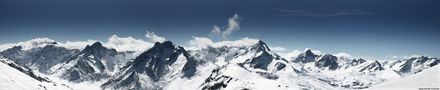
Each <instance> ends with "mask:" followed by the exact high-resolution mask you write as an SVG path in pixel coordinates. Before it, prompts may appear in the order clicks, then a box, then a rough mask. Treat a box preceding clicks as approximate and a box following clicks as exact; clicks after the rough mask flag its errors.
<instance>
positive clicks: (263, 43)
mask: <svg viewBox="0 0 440 90" xmlns="http://www.w3.org/2000/svg"><path fill="white" fill-rule="evenodd" d="M257 44H259V45H266V43H265V42H263V41H261V40H258V43H257Z"/></svg>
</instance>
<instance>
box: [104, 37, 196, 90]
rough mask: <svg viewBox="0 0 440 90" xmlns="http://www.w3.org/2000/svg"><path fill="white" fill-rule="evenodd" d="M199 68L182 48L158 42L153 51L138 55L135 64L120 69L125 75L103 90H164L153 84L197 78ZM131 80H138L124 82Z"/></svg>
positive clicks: (117, 75)
mask: <svg viewBox="0 0 440 90" xmlns="http://www.w3.org/2000/svg"><path fill="white" fill-rule="evenodd" d="M197 65H198V64H197V61H196V60H194V59H193V58H192V57H190V55H189V54H188V53H187V52H186V51H185V49H184V48H183V47H180V46H175V45H174V44H173V43H172V42H170V41H165V42H163V43H159V42H157V43H155V45H154V46H153V47H152V48H150V49H149V50H147V51H145V52H143V53H142V54H140V55H139V56H137V57H136V58H135V59H134V60H133V62H130V63H127V65H125V66H124V67H123V68H122V69H121V71H122V72H119V73H117V74H116V75H115V76H114V77H112V78H110V79H109V81H108V82H106V83H105V84H103V85H102V87H103V88H113V89H129V88H130V86H136V89H161V87H157V86H156V85H151V84H154V83H161V81H169V80H173V79H176V78H190V77H192V76H194V75H195V72H196V67H197ZM128 77H129V78H136V79H137V80H127V79H125V78H128ZM162 83H163V82H162ZM168 83H169V82H168ZM142 85H151V86H142Z"/></svg>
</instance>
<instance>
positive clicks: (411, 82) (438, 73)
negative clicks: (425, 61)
mask: <svg viewBox="0 0 440 90" xmlns="http://www.w3.org/2000/svg"><path fill="white" fill-rule="evenodd" d="M420 88H437V89H438V88H440V66H439V65H437V66H434V67H431V68H429V69H426V70H424V71H422V72H420V73H417V74H414V75H411V76H408V77H405V78H402V79H396V80H392V81H388V82H384V83H382V84H379V85H377V86H374V87H372V88H369V90H419V89H420Z"/></svg>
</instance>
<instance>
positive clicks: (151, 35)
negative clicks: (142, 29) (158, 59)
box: [145, 31, 166, 42]
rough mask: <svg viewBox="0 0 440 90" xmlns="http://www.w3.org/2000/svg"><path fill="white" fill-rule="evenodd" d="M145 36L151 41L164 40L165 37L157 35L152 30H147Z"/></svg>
mask: <svg viewBox="0 0 440 90" xmlns="http://www.w3.org/2000/svg"><path fill="white" fill-rule="evenodd" d="M145 37H147V39H148V40H149V41H151V42H165V41H166V39H165V38H164V37H160V36H157V35H156V34H155V33H154V32H150V31H147V33H146V34H145Z"/></svg>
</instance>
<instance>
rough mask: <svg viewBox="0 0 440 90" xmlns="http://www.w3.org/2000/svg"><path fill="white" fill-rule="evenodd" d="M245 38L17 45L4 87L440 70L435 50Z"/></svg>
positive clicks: (272, 80)
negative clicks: (389, 53)
mask: <svg viewBox="0 0 440 90" xmlns="http://www.w3.org/2000/svg"><path fill="white" fill-rule="evenodd" d="M242 43H246V44H243V45H235V44H219V45H212V44H210V45H204V46H203V47H201V48H198V49H192V48H191V49H187V48H185V47H183V46H179V45H176V44H174V43H173V42H171V41H164V42H156V43H154V46H152V47H151V48H149V49H147V50H145V51H141V52H140V53H136V52H131V51H118V50H117V49H115V48H112V47H108V46H106V45H103V43H102V42H95V43H93V44H89V45H87V46H85V47H84V48H68V47H65V46H63V45H59V44H58V43H57V42H50V43H45V44H44V45H38V47H31V48H29V47H26V49H24V48H23V47H24V46H20V45H17V46H13V47H10V48H8V49H6V50H3V51H0V58H1V59H0V61H1V62H0V69H1V71H0V74H1V75H0V82H1V83H0V89H10V88H14V89H20V90H36V89H37V90H46V89H47V90H69V89H72V90H79V88H77V87H81V85H84V83H91V84H90V85H89V87H94V88H86V89H109V90H127V89H133V90H162V89H167V90H199V89H203V90H211V89H215V90H217V89H226V90H237V89H239V90H241V89H251V90H254V89H261V90H267V89H277V90H286V89H289V90H292V89H293V90H297V89H323V90H328V89H369V88H370V87H374V89H381V88H380V87H386V85H394V84H390V82H399V81H405V82H411V81H410V80H413V79H414V78H415V77H423V76H424V75H419V74H424V73H428V74H429V75H431V76H440V73H438V70H432V69H435V68H437V69H438V64H439V63H440V60H439V59H438V58H434V57H429V56H420V57H412V58H408V59H401V60H365V59H362V58H347V57H339V56H336V55H332V54H324V53H323V54H321V53H315V52H313V51H312V50H311V49H306V50H304V51H303V52H302V53H301V54H299V55H297V56H292V57H288V58H285V57H282V56H280V55H279V54H277V53H275V52H273V51H271V49H270V48H269V47H268V45H267V44H266V43H265V42H263V41H260V40H257V41H252V42H242ZM434 67H435V68H434ZM423 78H427V79H426V80H428V81H429V80H430V79H431V80H434V81H435V80H437V81H439V78H438V77H423ZM382 83H384V85H381V84H382ZM433 83H434V84H433V85H440V82H433ZM376 86H377V87H376ZM394 86H395V85H394ZM420 87H422V86H420ZM428 88H439V87H438V86H437V87H436V86H431V87H428ZM82 89H84V88H82ZM82 89H81V90H82Z"/></svg>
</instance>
